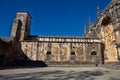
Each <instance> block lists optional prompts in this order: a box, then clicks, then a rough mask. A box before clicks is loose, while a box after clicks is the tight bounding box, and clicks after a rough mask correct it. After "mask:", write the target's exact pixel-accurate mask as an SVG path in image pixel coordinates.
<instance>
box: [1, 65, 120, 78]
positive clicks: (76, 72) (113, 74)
mask: <svg viewBox="0 0 120 80" xmlns="http://www.w3.org/2000/svg"><path fill="white" fill-rule="evenodd" d="M0 80H120V70H117V69H108V68H102V67H45V68H16V69H1V70H0Z"/></svg>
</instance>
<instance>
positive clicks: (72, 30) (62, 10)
mask: <svg viewBox="0 0 120 80" xmlns="http://www.w3.org/2000/svg"><path fill="white" fill-rule="evenodd" d="M110 1H111V0H0V37H9V35H10V32H11V28H12V23H13V20H14V19H15V16H16V12H17V11H28V12H29V13H30V14H31V16H32V25H31V35H42V36H82V35H83V31H84V24H88V17H91V20H92V22H95V21H96V18H97V15H96V14H97V12H96V6H97V5H99V7H100V9H101V10H102V11H103V10H104V9H105V7H106V6H107V5H108V4H109V2H110Z"/></svg>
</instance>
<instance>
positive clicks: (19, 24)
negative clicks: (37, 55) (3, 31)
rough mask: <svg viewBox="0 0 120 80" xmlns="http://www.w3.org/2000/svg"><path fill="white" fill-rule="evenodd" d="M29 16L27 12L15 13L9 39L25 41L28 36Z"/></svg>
mask: <svg viewBox="0 0 120 80" xmlns="http://www.w3.org/2000/svg"><path fill="white" fill-rule="evenodd" d="M31 20H32V18H31V16H30V14H29V13H28V12H17V13H16V18H15V20H14V22H13V27H12V32H11V37H13V38H17V40H19V41H21V40H25V39H26V38H27V36H29V35H30V26H31Z"/></svg>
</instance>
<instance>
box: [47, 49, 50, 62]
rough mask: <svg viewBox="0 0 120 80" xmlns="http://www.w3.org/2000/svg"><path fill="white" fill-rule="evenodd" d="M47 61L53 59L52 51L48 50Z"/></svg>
mask: <svg viewBox="0 0 120 80" xmlns="http://www.w3.org/2000/svg"><path fill="white" fill-rule="evenodd" d="M46 61H47V62H50V61H51V51H47V53H46Z"/></svg>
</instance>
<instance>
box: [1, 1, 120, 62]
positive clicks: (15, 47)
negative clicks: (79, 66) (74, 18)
mask: <svg viewBox="0 0 120 80" xmlns="http://www.w3.org/2000/svg"><path fill="white" fill-rule="evenodd" d="M97 14H98V16H97V17H98V19H97V21H96V22H95V23H91V22H90V19H89V29H88V30H86V28H85V30H84V36H83V37H78V36H73V37H69V36H34V35H30V25H31V20H32V17H31V16H30V14H29V13H28V12H17V14H16V18H15V20H14V22H13V27H12V31H11V36H10V38H9V41H5V40H2V38H1V39H0V60H1V62H0V63H1V64H2V61H3V60H4V62H5V59H6V61H7V62H9V59H10V60H11V62H12V61H13V60H33V61H44V62H46V63H50V62H60V63H62V62H63V63H66V62H67V63H69V62H70V63H76V62H79V63H86V62H89V63H92V62H96V61H98V62H100V63H104V62H117V61H118V60H119V59H120V57H119V56H120V0H112V1H111V2H110V4H109V5H108V6H107V7H106V9H105V10H104V11H103V12H101V11H100V9H99V7H97ZM6 47H7V48H6ZM4 49H8V50H7V51H5V50H4ZM9 50H10V51H9ZM7 54H8V55H9V56H11V55H13V56H12V57H13V58H12V59H11V57H10V58H8V57H6V58H5V59H3V58H4V57H3V55H7ZM25 56H26V57H25ZM4 64H7V63H4Z"/></svg>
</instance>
